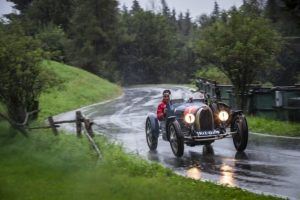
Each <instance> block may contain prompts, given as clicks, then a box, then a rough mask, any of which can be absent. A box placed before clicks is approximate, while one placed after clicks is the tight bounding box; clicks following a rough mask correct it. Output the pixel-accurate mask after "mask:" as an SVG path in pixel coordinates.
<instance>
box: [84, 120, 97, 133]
mask: <svg viewBox="0 0 300 200" xmlns="http://www.w3.org/2000/svg"><path fill="white" fill-rule="evenodd" d="M84 125H85V129H86V131H87V132H88V134H89V135H90V136H91V137H92V138H93V137H95V135H94V133H93V129H92V123H91V122H90V120H89V119H84Z"/></svg>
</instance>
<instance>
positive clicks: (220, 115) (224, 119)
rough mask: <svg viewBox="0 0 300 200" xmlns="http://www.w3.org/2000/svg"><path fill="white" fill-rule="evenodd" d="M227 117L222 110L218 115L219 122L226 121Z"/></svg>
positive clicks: (226, 113)
mask: <svg viewBox="0 0 300 200" xmlns="http://www.w3.org/2000/svg"><path fill="white" fill-rule="evenodd" d="M228 117H229V115H228V112H226V111H225V110H222V111H221V112H220V113H219V119H220V120H221V121H223V122H224V121H226V120H227V119H228Z"/></svg>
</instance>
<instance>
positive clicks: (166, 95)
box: [157, 90, 171, 121]
mask: <svg viewBox="0 0 300 200" xmlns="http://www.w3.org/2000/svg"><path fill="white" fill-rule="evenodd" d="M170 95H171V91H170V90H164V91H163V100H162V101H161V103H160V104H159V105H158V107H157V119H158V120H159V121H165V119H166V113H167V108H166V106H167V104H168V103H169V101H170Z"/></svg>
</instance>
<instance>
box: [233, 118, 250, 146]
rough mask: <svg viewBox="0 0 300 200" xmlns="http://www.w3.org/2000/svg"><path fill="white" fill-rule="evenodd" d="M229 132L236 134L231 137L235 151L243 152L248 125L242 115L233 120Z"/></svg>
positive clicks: (246, 139) (246, 141)
mask: <svg viewBox="0 0 300 200" xmlns="http://www.w3.org/2000/svg"><path fill="white" fill-rule="evenodd" d="M231 131H236V132H237V133H236V134H235V135H233V137H232V139H233V144H234V146H235V149H236V150H237V151H239V152H242V151H244V150H245V149H246V147H247V143H248V125H247V121H246V118H245V116H244V115H238V116H236V117H235V118H234V121H233V124H232V126H231Z"/></svg>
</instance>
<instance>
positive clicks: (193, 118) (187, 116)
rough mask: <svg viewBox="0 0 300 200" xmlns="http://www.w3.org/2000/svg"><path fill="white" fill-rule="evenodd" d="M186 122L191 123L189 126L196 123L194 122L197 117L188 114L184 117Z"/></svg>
mask: <svg viewBox="0 0 300 200" xmlns="http://www.w3.org/2000/svg"><path fill="white" fill-rule="evenodd" d="M184 121H185V122H186V123H189V124H191V123H194V121H195V115H193V114H191V113H188V114H186V115H185V116H184Z"/></svg>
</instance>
